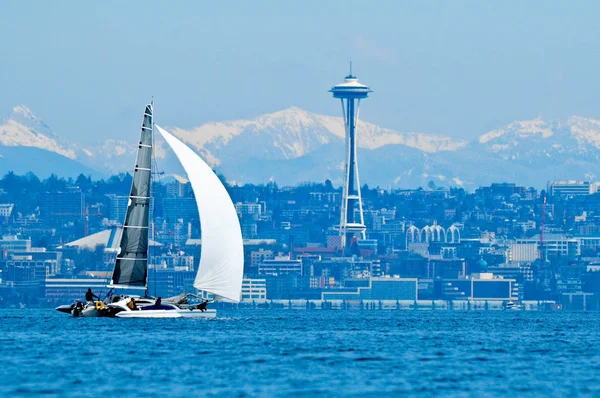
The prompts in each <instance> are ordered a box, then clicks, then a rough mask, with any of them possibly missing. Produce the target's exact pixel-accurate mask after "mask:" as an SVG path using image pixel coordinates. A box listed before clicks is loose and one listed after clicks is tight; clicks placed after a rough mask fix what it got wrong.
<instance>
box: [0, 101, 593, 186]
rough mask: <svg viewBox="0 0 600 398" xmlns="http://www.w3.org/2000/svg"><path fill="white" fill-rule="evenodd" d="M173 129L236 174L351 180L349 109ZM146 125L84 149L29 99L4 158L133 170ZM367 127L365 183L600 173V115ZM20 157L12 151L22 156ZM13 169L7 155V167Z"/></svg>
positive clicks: (256, 178)
mask: <svg viewBox="0 0 600 398" xmlns="http://www.w3.org/2000/svg"><path fill="white" fill-rule="evenodd" d="M168 129H169V130H171V131H172V132H173V133H174V134H175V135H176V136H178V137H179V138H180V139H181V140H182V141H184V142H186V143H187V144H188V145H190V146H191V147H192V148H193V149H195V150H196V151H197V152H198V153H199V154H200V155H202V156H203V157H204V158H205V160H206V161H207V162H208V163H209V164H211V166H213V167H215V168H217V169H218V170H219V171H220V172H221V173H223V174H224V175H226V176H227V178H228V179H229V180H231V181H236V182H239V183H247V182H250V183H261V182H267V181H269V180H272V179H275V180H277V181H279V182H280V183H282V184H295V183H298V182H301V181H310V180H312V181H323V180H325V179H326V178H329V179H331V180H332V181H334V182H337V183H341V180H342V172H343V162H344V159H343V153H344V145H345V143H344V136H345V133H344V127H343V122H342V118H341V117H334V116H326V115H320V114H316V113H311V112H308V111H305V110H303V109H300V108H297V107H291V108H287V109H284V110H280V111H277V112H273V113H269V114H264V115H260V116H257V117H256V118H253V119H250V120H230V121H222V122H209V123H204V124H202V125H200V126H198V127H193V128H189V129H182V128H178V127H170V128H168ZM137 133H138V132H132V133H131V136H132V137H131V138H132V139H131V140H127V139H123V140H104V141H102V142H99V143H98V144H97V145H95V146H87V147H85V148H83V147H80V146H79V145H77V144H76V143H69V142H66V141H64V140H61V139H60V137H59V135H58V134H56V132H54V131H53V130H52V129H50V127H49V126H48V125H47V124H46V123H45V122H44V121H42V120H40V119H39V118H37V117H36V116H35V115H34V113H33V112H32V111H31V110H30V109H28V108H27V107H26V106H24V105H19V106H16V107H15V108H13V110H12V113H11V114H10V115H8V116H7V117H5V118H2V119H0V156H1V155H2V150H3V148H8V147H13V148H18V147H30V148H31V147H33V148H38V149H39V150H42V151H46V152H48V153H53V154H56V155H60V156H63V157H66V158H68V159H70V160H71V161H72V162H74V163H73V167H75V165H77V164H80V165H81V167H82V168H85V169H86V170H88V171H89V170H94V171H98V172H101V173H116V172H123V171H129V169H130V168H131V165H132V162H133V161H134V156H135V151H136V150H137V145H136V138H134V137H135V135H136V134H137ZM357 133H358V139H357V142H358V147H359V157H358V161H359V170H360V173H361V182H363V183H368V184H369V185H380V186H403V187H408V186H418V185H424V184H426V183H427V182H428V181H434V182H436V183H437V184H439V185H454V186H465V187H476V186H478V185H481V184H489V183H490V182H492V181H500V180H508V181H514V182H517V183H520V184H526V185H533V186H541V185H542V184H544V183H545V181H546V180H547V179H562V178H569V179H593V178H597V176H600V166H598V165H596V163H600V162H598V161H599V160H600V121H598V120H594V119H590V118H585V117H581V116H571V117H569V118H568V119H567V120H566V121H564V122H561V121H545V120H543V119H541V118H535V119H531V120H520V121H514V122H512V123H509V124H507V125H505V126H501V127H499V128H497V129H494V130H491V131H488V132H486V133H484V134H481V135H480V136H479V137H477V138H476V139H474V140H471V141H464V140H456V139H453V138H452V137H450V136H446V135H441V134H424V133H415V132H410V133H402V132H398V131H395V130H391V129H387V128H384V127H380V126H377V125H374V124H372V123H368V122H363V121H359V124H358V126H357ZM42 153H43V152H42ZM156 157H157V158H158V159H159V160H160V166H162V168H165V169H167V171H168V172H179V173H180V172H181V169H180V167H179V166H178V164H177V162H176V160H175V158H174V156H173V155H172V153H171V152H170V151H169V150H167V149H166V146H165V144H164V143H163V142H162V140H160V139H157V140H156ZM17 158H18V157H15V156H14V155H13V156H12V159H13V161H16V160H15V159H17ZM38 158H39V156H38ZM9 167H10V165H8V164H7V162H6V161H2V158H0V171H2V172H6V171H7V168H9ZM32 171H34V172H35V170H32Z"/></svg>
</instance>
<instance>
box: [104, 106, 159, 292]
mask: <svg viewBox="0 0 600 398" xmlns="http://www.w3.org/2000/svg"><path fill="white" fill-rule="evenodd" d="M152 113H153V109H152V105H146V109H145V111H144V120H143V122H142V128H141V133H140V141H139V145H138V153H137V157H136V162H135V167H134V169H133V170H134V171H133V182H132V184H131V192H130V194H129V201H128V204H127V212H126V214H125V221H124V222H123V233H122V234H121V242H120V244H119V249H118V253H117V260H116V262H115V268H114V271H113V275H112V281H111V285H113V286H119V287H125V288H145V287H146V284H147V279H148V225H149V221H150V220H149V218H150V178H151V167H152V127H153V124H152Z"/></svg>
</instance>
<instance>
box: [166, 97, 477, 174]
mask: <svg viewBox="0 0 600 398" xmlns="http://www.w3.org/2000/svg"><path fill="white" fill-rule="evenodd" d="M357 130H358V131H359V137H358V139H357V142H358V146H359V148H366V149H377V148H381V147H383V146H386V145H395V144H400V145H404V146H407V147H411V148H416V149H419V150H420V151H423V152H428V153H433V152H438V151H453V150H457V149H460V148H462V147H465V146H466V145H467V143H466V142H464V141H457V140H454V139H452V138H451V137H448V136H443V135H433V134H420V133H400V132H397V131H393V130H390V129H386V128H382V127H379V126H376V125H374V124H371V123H366V122H363V121H360V120H359V122H358V127H357ZM172 131H173V133H174V134H175V135H176V136H178V137H179V138H181V139H182V140H184V141H185V142H187V143H188V144H190V145H191V146H192V147H194V148H195V149H196V150H198V151H199V152H200V153H202V155H204V157H205V158H206V159H207V161H208V162H210V163H211V164H213V165H215V166H218V165H220V163H221V160H222V157H223V156H227V153H229V152H232V150H233V152H241V151H247V152H249V153H251V154H252V155H253V156H260V157H262V158H264V159H272V160H275V159H278V160H280V159H294V158H299V157H302V156H304V155H307V154H309V153H311V152H312V151H315V150H317V149H318V148H321V147H323V146H326V145H329V144H340V143H342V144H343V142H344V135H345V131H344V125H343V121H342V118H341V117H332V116H323V115H318V114H315V113H310V112H307V111H305V110H302V109H299V108H296V107H292V108H289V109H285V110H283V111H279V112H275V113H270V114H267V115H262V116H259V117H257V118H255V119H253V120H238V121H229V122H215V123H207V124H204V125H202V126H200V127H197V128H193V129H189V130H184V129H180V128H177V127H174V128H172Z"/></svg>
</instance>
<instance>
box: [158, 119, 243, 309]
mask: <svg viewBox="0 0 600 398" xmlns="http://www.w3.org/2000/svg"><path fill="white" fill-rule="evenodd" d="M156 128H157V129H158V131H159V132H160V134H162V136H163V137H164V139H165V140H166V141H167V143H168V144H169V146H170V147H171V148H172V149H173V152H175V155H177V158H178V159H179V161H180V162H181V165H182V166H183V168H184V170H185V172H186V173H187V175H188V178H189V180H190V183H191V185H192V189H193V191H194V195H195V196H196V205H197V206H198V213H199V214H200V227H201V231H202V249H201V253H200V269H199V270H198V274H197V275H196V280H195V281H194V287H195V288H197V289H200V290H204V291H207V292H210V293H213V294H214V295H215V297H216V296H221V297H224V298H226V299H228V300H231V301H234V302H236V303H237V302H239V301H240V296H241V292H242V277H243V273H244V246H243V240H242V230H241V228H240V222H239V219H238V216H237V213H236V211H235V207H234V205H233V202H232V201H231V198H230V197H229V194H228V193H227V191H226V190H225V187H224V186H223V184H222V183H221V181H220V180H219V178H218V177H217V175H216V174H215V173H214V172H213V171H212V169H211V168H210V167H209V166H208V165H207V164H206V163H205V162H204V160H202V158H200V156H198V155H197V154H196V153H195V152H194V151H192V150H191V149H190V148H189V147H188V146H187V145H185V144H184V143H183V142H181V141H179V140H178V139H177V138H175V137H174V136H173V135H171V134H170V133H168V132H167V131H165V130H164V129H162V128H161V127H159V126H158V125H156Z"/></svg>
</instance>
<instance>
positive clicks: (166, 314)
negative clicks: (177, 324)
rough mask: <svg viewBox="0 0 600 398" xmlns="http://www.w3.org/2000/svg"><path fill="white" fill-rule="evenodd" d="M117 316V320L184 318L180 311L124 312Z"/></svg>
mask: <svg viewBox="0 0 600 398" xmlns="http://www.w3.org/2000/svg"><path fill="white" fill-rule="evenodd" d="M115 316H116V317H117V318H182V316H181V315H180V314H179V312H178V311H173V310H169V311H166V310H147V311H122V312H119V313H118V314H117V315H115Z"/></svg>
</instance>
